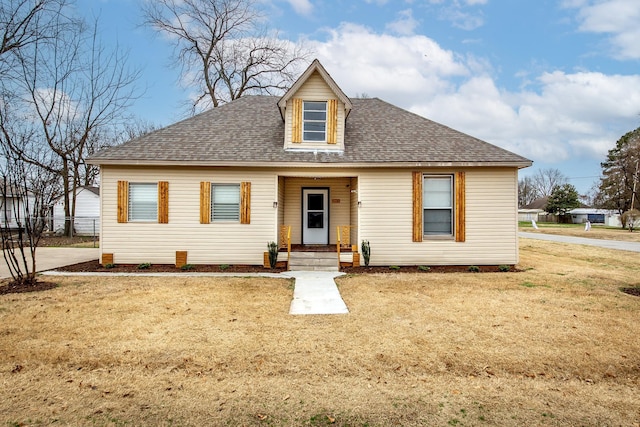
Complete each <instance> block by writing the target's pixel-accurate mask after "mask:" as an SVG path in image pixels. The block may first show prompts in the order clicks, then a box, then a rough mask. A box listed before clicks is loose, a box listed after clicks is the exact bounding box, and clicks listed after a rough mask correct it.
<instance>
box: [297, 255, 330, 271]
mask: <svg viewBox="0 0 640 427" xmlns="http://www.w3.org/2000/svg"><path fill="white" fill-rule="evenodd" d="M289 270H291V271H338V254H337V253H334V252H291V257H290V258H289Z"/></svg>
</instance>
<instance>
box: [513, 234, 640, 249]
mask: <svg viewBox="0 0 640 427" xmlns="http://www.w3.org/2000/svg"><path fill="white" fill-rule="evenodd" d="M518 235H519V236H520V237H524V238H527V239H538V240H550V241H553V242H561V243H574V244H577V245H589V246H598V247H600V248H608V249H618V250H621V251H631V252H640V243H636V242H621V241H619V240H603V239H588V238H586V237H571V236H557V235H555V234H543V233H526V232H520V233H518Z"/></svg>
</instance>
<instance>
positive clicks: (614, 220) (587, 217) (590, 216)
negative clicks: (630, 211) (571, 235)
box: [569, 208, 622, 227]
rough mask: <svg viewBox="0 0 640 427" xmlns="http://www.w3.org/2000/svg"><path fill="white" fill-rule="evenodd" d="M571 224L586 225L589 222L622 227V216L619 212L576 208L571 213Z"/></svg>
mask: <svg viewBox="0 0 640 427" xmlns="http://www.w3.org/2000/svg"><path fill="white" fill-rule="evenodd" d="M569 215H571V222H573V223H574V224H584V223H585V222H587V221H589V222H590V223H591V224H602V225H606V226H609V227H621V226H622V223H621V222H620V214H619V213H618V211H615V210H609V209H595V208H576V209H572V210H570V211H569Z"/></svg>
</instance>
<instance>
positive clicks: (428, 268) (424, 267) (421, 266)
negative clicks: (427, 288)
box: [418, 265, 431, 271]
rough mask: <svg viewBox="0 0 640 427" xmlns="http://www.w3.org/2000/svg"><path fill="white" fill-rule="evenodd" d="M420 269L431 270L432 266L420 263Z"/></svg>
mask: <svg viewBox="0 0 640 427" xmlns="http://www.w3.org/2000/svg"><path fill="white" fill-rule="evenodd" d="M418 270H420V271H429V270H431V267H429V266H427V265H419V266H418Z"/></svg>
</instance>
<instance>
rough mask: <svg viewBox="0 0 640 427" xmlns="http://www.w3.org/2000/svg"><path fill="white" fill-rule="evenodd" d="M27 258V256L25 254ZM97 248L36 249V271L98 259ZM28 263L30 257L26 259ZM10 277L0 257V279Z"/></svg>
mask: <svg viewBox="0 0 640 427" xmlns="http://www.w3.org/2000/svg"><path fill="white" fill-rule="evenodd" d="M27 256H28V254H27ZM99 256H100V249H98V248H38V249H37V250H36V270H38V271H45V270H51V269H53V268H58V267H62V266H65V265H70V264H76V263H79V262H84V261H91V260H92V259H98V257H99ZM27 261H28V262H30V257H28V258H27ZM7 277H11V273H9V268H8V267H7V263H6V261H5V260H4V258H3V257H2V256H0V279H4V278H7Z"/></svg>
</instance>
